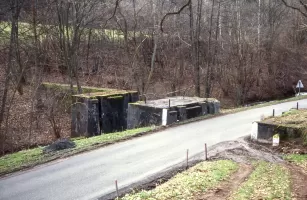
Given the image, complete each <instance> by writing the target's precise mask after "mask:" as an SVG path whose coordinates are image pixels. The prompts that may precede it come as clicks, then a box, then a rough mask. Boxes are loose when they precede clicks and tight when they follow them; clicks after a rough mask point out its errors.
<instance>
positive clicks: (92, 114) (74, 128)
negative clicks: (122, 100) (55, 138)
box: [71, 99, 100, 137]
mask: <svg viewBox="0 0 307 200" xmlns="http://www.w3.org/2000/svg"><path fill="white" fill-rule="evenodd" d="M71 118H72V120H71V136H72V137H80V136H86V137H91V136H96V135H100V125H99V109H98V100H97V99H82V101H79V102H76V103H74V104H73V105H72V109H71Z"/></svg>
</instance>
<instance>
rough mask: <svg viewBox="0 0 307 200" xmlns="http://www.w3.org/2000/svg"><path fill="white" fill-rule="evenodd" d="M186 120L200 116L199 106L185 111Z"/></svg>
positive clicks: (200, 109)
mask: <svg viewBox="0 0 307 200" xmlns="http://www.w3.org/2000/svg"><path fill="white" fill-rule="evenodd" d="M186 111H187V119H192V118H195V117H199V116H201V115H202V108H201V107H200V106H194V107H189V108H187V109H186Z"/></svg>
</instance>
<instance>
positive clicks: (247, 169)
mask: <svg viewBox="0 0 307 200" xmlns="http://www.w3.org/2000/svg"><path fill="white" fill-rule="evenodd" d="M252 171H253V167H252V166H251V165H246V164H241V166H240V168H239V170H238V171H237V172H236V173H234V174H233V175H232V176H231V177H230V178H229V179H228V180H226V181H224V182H223V183H222V184H221V185H220V186H219V187H217V188H215V189H214V190H210V191H207V192H206V194H203V195H197V196H196V198H195V199H196V200H220V199H228V198H229V196H230V195H231V193H232V192H233V191H236V190H237V189H238V188H239V186H240V185H241V183H243V182H244V181H245V180H246V178H247V177H248V176H249V175H250V174H251V173H252Z"/></svg>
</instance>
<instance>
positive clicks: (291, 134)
mask: <svg viewBox="0 0 307 200" xmlns="http://www.w3.org/2000/svg"><path fill="white" fill-rule="evenodd" d="M275 134H279V135H280V138H281V139H283V140H285V139H288V138H299V137H301V133H300V130H299V129H296V128H291V127H285V126H280V125H275V124H268V123H262V122H258V134H257V140H272V138H273V135H275Z"/></svg>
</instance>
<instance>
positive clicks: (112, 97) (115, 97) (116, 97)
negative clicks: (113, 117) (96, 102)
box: [108, 96, 124, 99]
mask: <svg viewBox="0 0 307 200" xmlns="http://www.w3.org/2000/svg"><path fill="white" fill-rule="evenodd" d="M122 98H124V97H123V96H110V97H108V99H122Z"/></svg>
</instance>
